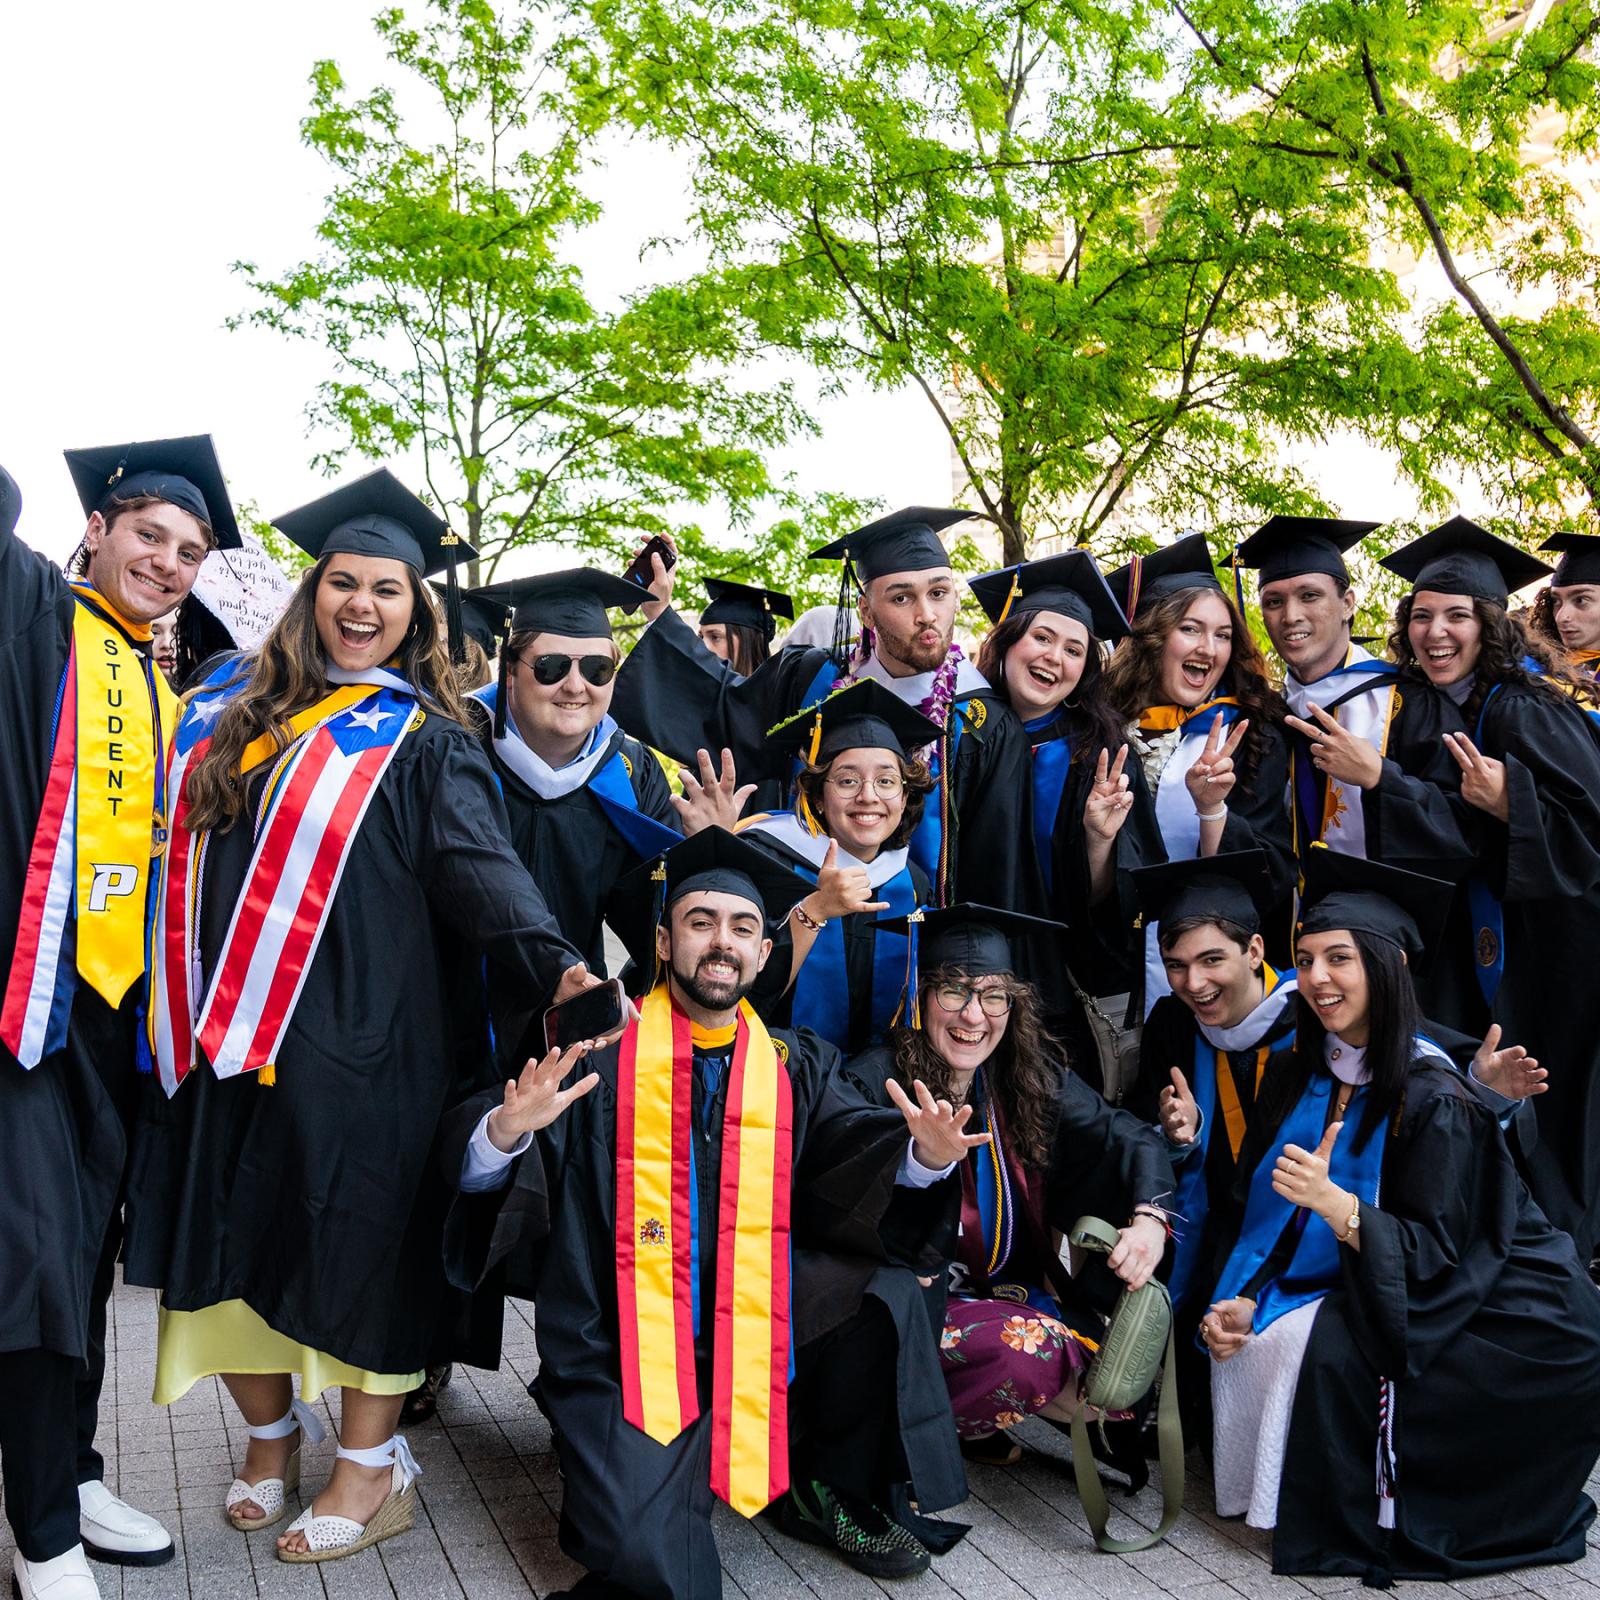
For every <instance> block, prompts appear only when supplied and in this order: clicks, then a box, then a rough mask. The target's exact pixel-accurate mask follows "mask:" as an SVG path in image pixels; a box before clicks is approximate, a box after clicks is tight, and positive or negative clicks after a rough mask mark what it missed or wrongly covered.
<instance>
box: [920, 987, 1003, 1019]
mask: <svg viewBox="0 0 1600 1600" xmlns="http://www.w3.org/2000/svg"><path fill="white" fill-rule="evenodd" d="M974 995H976V996H977V997H978V1004H979V1005H980V1006H981V1007H982V1008H983V1014H984V1016H986V1017H1003V1016H1004V1015H1005V1014H1006V1012H1008V1011H1009V1010H1010V1009H1011V1001H1012V999H1013V996H1012V993H1011V991H1010V990H1009V989H975V988H973V986H972V985H971V984H970V983H941V984H940V985H939V986H938V988H936V989H935V990H934V991H933V997H934V999H935V1000H937V1001H938V1002H939V1009H940V1010H941V1011H965V1010H966V1009H967V1002H968V1001H969V1000H970V999H971V998H972V997H973V996H974Z"/></svg>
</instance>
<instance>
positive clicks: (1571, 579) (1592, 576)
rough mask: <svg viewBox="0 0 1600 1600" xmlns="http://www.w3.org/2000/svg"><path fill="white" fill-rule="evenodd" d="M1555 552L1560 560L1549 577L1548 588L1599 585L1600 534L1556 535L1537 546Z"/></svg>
mask: <svg viewBox="0 0 1600 1600" xmlns="http://www.w3.org/2000/svg"><path fill="white" fill-rule="evenodd" d="M1539 548H1540V549H1541V550H1557V551H1559V552H1560V554H1561V559H1560V560H1559V561H1558V562H1557V563H1556V570H1555V572H1554V573H1553V574H1552V575H1551V578H1550V587H1551V588H1553V589H1566V588H1569V587H1570V586H1571V585H1573V584H1578V583H1600V534H1595V533H1558V534H1555V535H1553V536H1552V537H1550V538H1548V539H1546V540H1545V542H1544V543H1543V544H1542V545H1540V546H1539Z"/></svg>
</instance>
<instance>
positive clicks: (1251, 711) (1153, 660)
mask: <svg viewBox="0 0 1600 1600" xmlns="http://www.w3.org/2000/svg"><path fill="white" fill-rule="evenodd" d="M1207 594H1209V595H1215V596H1216V598H1217V599H1219V600H1220V601H1221V602H1222V603H1223V605H1225V606H1226V607H1227V608H1228V616H1229V618H1230V620H1231V621H1232V623H1233V649H1232V651H1231V653H1230V655H1229V658H1228V665H1227V668H1226V670H1225V671H1224V672H1223V674H1222V677H1221V679H1220V681H1219V682H1218V684H1217V691H1218V693H1221V694H1231V695H1232V696H1233V697H1234V699H1235V700H1237V701H1238V702H1239V709H1240V710H1241V711H1242V712H1243V713H1244V715H1245V716H1247V717H1248V718H1249V719H1250V731H1249V732H1248V733H1247V734H1246V735H1245V736H1244V744H1243V746H1242V747H1241V750H1240V756H1241V758H1242V759H1241V760H1240V763H1239V776H1240V778H1241V779H1242V780H1243V782H1244V784H1245V787H1246V788H1248V787H1249V785H1250V780H1251V778H1253V777H1254V776H1255V773H1256V769H1257V768H1258V767H1259V766H1260V764H1261V757H1262V755H1263V753H1264V752H1265V750H1266V747H1267V728H1268V727H1269V726H1270V725H1271V724H1274V723H1282V721H1283V718H1284V713H1285V710H1286V708H1285V706H1284V703H1283V700H1282V697H1281V696H1280V695H1279V694H1278V691H1277V690H1276V689H1274V688H1273V687H1272V684H1271V682H1270V681H1269V680H1268V677H1267V659H1266V657H1265V656H1264V655H1262V653H1261V646H1260V645H1258V644H1257V643H1256V641H1255V636H1254V635H1253V634H1252V633H1251V632H1250V629H1249V626H1248V625H1247V624H1246V622H1245V620H1244V618H1243V617H1241V616H1240V615H1239V609H1238V607H1237V606H1235V605H1234V603H1233V601H1231V600H1230V599H1229V598H1228V597H1227V595H1225V594H1223V593H1222V592H1221V590H1219V589H1212V588H1207V587H1205V586H1203V585H1196V586H1195V587H1194V588H1192V589H1180V590H1178V592H1177V593H1176V594H1169V595H1163V596H1162V597H1161V599H1159V600H1153V601H1151V602H1150V605H1149V606H1148V607H1147V608H1146V609H1145V610H1143V611H1141V612H1140V613H1139V615H1138V616H1137V617H1136V618H1135V619H1134V623H1133V631H1132V632H1131V633H1130V634H1129V635H1128V637H1127V638H1126V639H1124V640H1123V641H1122V643H1121V644H1120V645H1118V646H1117V652H1116V654H1115V655H1114V656H1112V658H1111V665H1110V666H1109V667H1107V668H1106V696H1107V698H1108V699H1109V700H1110V701H1111V703H1112V705H1114V706H1115V707H1116V708H1117V710H1118V711H1119V712H1120V713H1121V715H1122V716H1123V717H1124V718H1125V719H1126V720H1127V721H1129V722H1134V721H1137V719H1138V717H1139V716H1140V714H1141V713H1142V712H1143V711H1144V710H1145V709H1146V708H1147V707H1149V706H1154V705H1160V704H1162V703H1163V702H1162V699H1161V652H1162V651H1163V649H1164V648H1165V647H1166V642H1167V635H1168V634H1169V633H1171V632H1172V630H1173V629H1174V628H1176V627H1177V626H1178V624H1179V623H1180V622H1182V621H1183V619H1184V618H1185V617H1186V616H1187V615H1188V614H1189V607H1190V606H1192V605H1193V604H1194V603H1195V601H1196V600H1198V599H1199V598H1200V597H1201V595H1207Z"/></svg>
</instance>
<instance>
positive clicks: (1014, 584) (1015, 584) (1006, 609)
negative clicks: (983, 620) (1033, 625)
mask: <svg viewBox="0 0 1600 1600" xmlns="http://www.w3.org/2000/svg"><path fill="white" fill-rule="evenodd" d="M1021 593H1022V574H1021V572H1020V571H1014V572H1013V573H1012V574H1011V593H1010V594H1008V595H1007V596H1006V603H1005V604H1004V605H1003V606H1001V607H1000V615H999V616H998V617H996V618H995V619H994V625H995V627H997V628H998V627H999V626H1000V624H1001V623H1002V622H1004V621H1005V620H1006V618H1007V617H1009V616H1010V615H1011V606H1012V603H1013V602H1014V601H1015V600H1016V598H1017V596H1018V595H1020V594H1021Z"/></svg>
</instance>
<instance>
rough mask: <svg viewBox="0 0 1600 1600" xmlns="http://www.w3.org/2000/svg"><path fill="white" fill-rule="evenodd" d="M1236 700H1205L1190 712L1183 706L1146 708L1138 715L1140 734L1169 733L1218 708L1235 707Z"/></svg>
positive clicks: (1223, 696) (1228, 698)
mask: <svg viewBox="0 0 1600 1600" xmlns="http://www.w3.org/2000/svg"><path fill="white" fill-rule="evenodd" d="M1238 703H1239V702H1238V700H1237V699H1235V698H1234V696H1233V695H1231V694H1224V695H1218V696H1217V698H1216V699H1215V700H1207V701H1206V702H1205V704H1204V705H1198V706H1196V707H1195V708H1194V709H1193V710H1192V711H1190V710H1187V709H1185V708H1184V707H1183V706H1146V707H1145V708H1144V710H1143V711H1141V712H1140V713H1139V732H1140V733H1171V732H1172V730H1173V729H1174V728H1182V727H1185V726H1187V724H1189V723H1190V722H1192V721H1194V719H1195V718H1196V717H1198V716H1201V715H1202V714H1203V713H1205V712H1207V711H1214V710H1215V709H1216V708H1217V707H1218V706H1236V705H1238Z"/></svg>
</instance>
